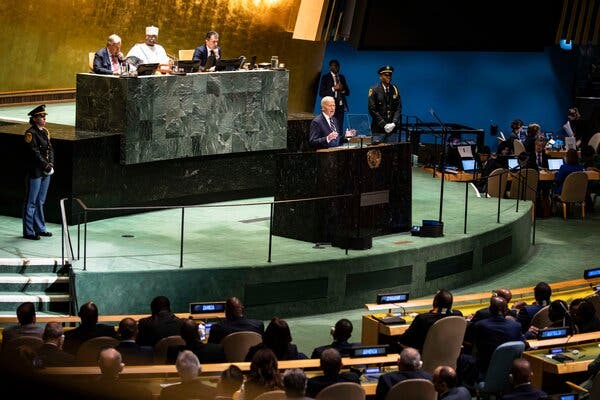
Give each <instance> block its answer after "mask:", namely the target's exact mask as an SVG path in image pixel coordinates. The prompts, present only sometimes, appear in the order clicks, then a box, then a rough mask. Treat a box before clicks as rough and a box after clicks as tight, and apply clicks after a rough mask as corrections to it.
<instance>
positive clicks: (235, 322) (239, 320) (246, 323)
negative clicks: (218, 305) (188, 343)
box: [208, 297, 265, 344]
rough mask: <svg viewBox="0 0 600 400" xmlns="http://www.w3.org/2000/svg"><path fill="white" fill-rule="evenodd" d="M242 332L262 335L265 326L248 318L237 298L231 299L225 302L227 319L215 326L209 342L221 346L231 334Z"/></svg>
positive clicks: (212, 328)
mask: <svg viewBox="0 0 600 400" xmlns="http://www.w3.org/2000/svg"><path fill="white" fill-rule="evenodd" d="M241 331H251V332H256V333H259V334H261V335H262V334H263V333H264V331H265V325H264V324H263V322H262V321H259V320H256V319H250V318H246V317H245V316H244V306H243V304H242V302H241V301H240V300H239V299H238V298H237V297H231V298H229V299H227V301H226V302H225V319H224V320H221V321H219V322H218V323H215V324H213V326H212V327H211V329H210V335H209V336H208V342H209V343H217V344H219V343H221V340H223V338H224V337H225V336H227V335H229V334H230V333H233V332H241Z"/></svg>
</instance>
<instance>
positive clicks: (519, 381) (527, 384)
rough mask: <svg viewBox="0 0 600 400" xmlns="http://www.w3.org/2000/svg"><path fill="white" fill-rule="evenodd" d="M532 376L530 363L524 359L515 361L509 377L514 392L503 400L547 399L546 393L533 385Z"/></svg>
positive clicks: (503, 397)
mask: <svg viewBox="0 0 600 400" xmlns="http://www.w3.org/2000/svg"><path fill="white" fill-rule="evenodd" d="M531 375H532V374H531V366H530V365H529V361H527V360H525V359H524V358H517V359H516V360H514V361H513V365H512V368H511V372H510V375H509V376H508V379H509V381H510V383H511V386H512V390H511V392H510V393H507V394H505V395H504V396H502V400H539V399H545V398H547V397H548V395H547V394H546V393H544V392H542V391H541V390H538V389H536V388H534V387H533V386H532V385H531Z"/></svg>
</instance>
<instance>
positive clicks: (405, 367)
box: [375, 347, 432, 400]
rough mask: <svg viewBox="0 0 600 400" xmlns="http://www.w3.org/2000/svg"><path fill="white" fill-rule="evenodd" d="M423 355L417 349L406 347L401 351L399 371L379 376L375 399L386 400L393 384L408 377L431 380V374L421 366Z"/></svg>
mask: <svg viewBox="0 0 600 400" xmlns="http://www.w3.org/2000/svg"><path fill="white" fill-rule="evenodd" d="M422 366H423V362H422V361H421V355H420V354H419V351H418V350H417V349H413V348H411V347H406V348H405V349H404V350H402V352H401V353H400V357H399V358H398V372H389V373H387V374H383V375H381V376H380V377H379V380H378V382H377V389H376V390H375V400H385V397H386V395H387V393H388V392H389V391H390V389H391V388H392V386H394V385H395V384H397V383H399V382H402V381H404V380H406V379H427V380H431V378H432V377H431V374H430V373H429V372H427V371H423V370H422V369H421V367H422Z"/></svg>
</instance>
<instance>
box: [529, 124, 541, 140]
mask: <svg viewBox="0 0 600 400" xmlns="http://www.w3.org/2000/svg"><path fill="white" fill-rule="evenodd" d="M541 130H542V128H541V126H540V125H539V124H535V123H532V124H529V125H528V126H527V136H529V137H536V136H537V135H538V133H540V132H541Z"/></svg>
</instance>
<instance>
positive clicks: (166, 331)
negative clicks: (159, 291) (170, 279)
mask: <svg viewBox="0 0 600 400" xmlns="http://www.w3.org/2000/svg"><path fill="white" fill-rule="evenodd" d="M150 310H151V311H152V315H151V316H149V317H146V318H142V319H140V321H139V323H138V338H137V343H138V344H139V345H142V346H152V347H154V345H155V344H156V343H158V341H159V340H160V339H162V338H165V337H167V336H174V335H179V333H180V332H181V324H182V323H183V321H182V320H181V318H179V317H177V316H176V315H175V314H173V313H172V312H171V302H170V301H169V299H168V298H166V297H165V296H158V297H155V298H154V299H153V300H152V303H150Z"/></svg>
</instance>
